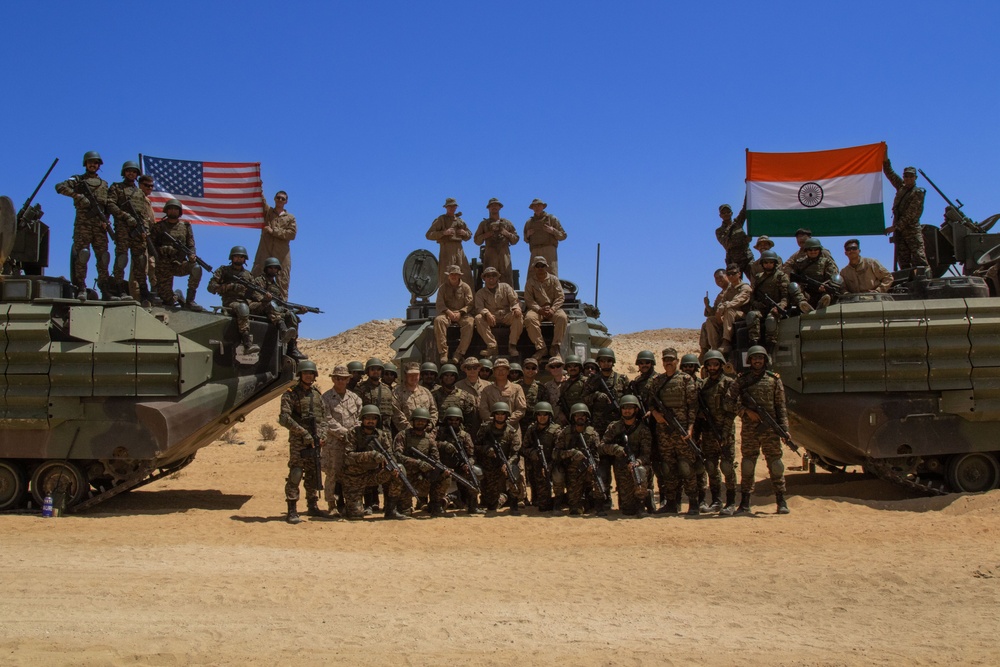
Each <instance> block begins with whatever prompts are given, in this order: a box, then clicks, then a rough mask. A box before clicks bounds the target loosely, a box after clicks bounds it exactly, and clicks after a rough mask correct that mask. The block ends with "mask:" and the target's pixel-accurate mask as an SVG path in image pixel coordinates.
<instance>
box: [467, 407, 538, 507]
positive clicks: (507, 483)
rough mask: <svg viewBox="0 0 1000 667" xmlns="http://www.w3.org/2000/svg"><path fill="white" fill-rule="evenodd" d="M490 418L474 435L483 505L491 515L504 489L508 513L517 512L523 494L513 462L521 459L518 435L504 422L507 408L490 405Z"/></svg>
mask: <svg viewBox="0 0 1000 667" xmlns="http://www.w3.org/2000/svg"><path fill="white" fill-rule="evenodd" d="M490 415H491V417H492V418H491V419H490V421H488V422H486V423H485V424H483V425H482V426H480V427H479V432H478V433H477V434H476V440H475V442H476V460H477V461H480V465H482V467H483V483H482V487H483V505H484V506H485V507H486V509H487V511H490V512H495V511H496V510H497V505H498V504H499V502H500V495H501V494H502V493H504V490H506V493H507V504H508V505H509V507H510V513H511V514H518V513H520V509H519V508H518V504H517V502H518V499H523V498H524V497H525V495H526V493H525V490H524V483H523V482H522V481H521V471H520V469H519V467H518V464H517V461H518V459H519V458H520V456H521V432H520V431H519V430H518V428H517V427H516V426H514V425H513V424H511V423H510V422H508V420H507V418H508V417H509V416H510V406H508V405H507V404H506V403H503V402H497V403H494V404H493V409H492V410H490Z"/></svg>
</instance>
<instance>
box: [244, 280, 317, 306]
mask: <svg viewBox="0 0 1000 667" xmlns="http://www.w3.org/2000/svg"><path fill="white" fill-rule="evenodd" d="M229 280H231V281H233V282H234V283H238V284H240V285H243V286H244V287H246V288H247V289H248V290H252V291H254V292H256V293H257V294H260V295H262V296H264V297H266V298H267V299H268V300H270V301H274V302H275V303H276V304H278V305H279V306H281V307H282V308H287V309H288V310H291V311H293V312H301V313H322V312H323V311H322V310H320V309H319V308H317V307H315V306H303V305H302V304H299V303H291V302H290V301H285V300H284V299H279V298H278V297H276V296H274V295H273V294H271V293H270V292H268V291H267V289H265V288H263V287H261V286H260V285H256V284H254V283H252V282H250V281H248V280H243V279H242V278H240V277H239V276H229Z"/></svg>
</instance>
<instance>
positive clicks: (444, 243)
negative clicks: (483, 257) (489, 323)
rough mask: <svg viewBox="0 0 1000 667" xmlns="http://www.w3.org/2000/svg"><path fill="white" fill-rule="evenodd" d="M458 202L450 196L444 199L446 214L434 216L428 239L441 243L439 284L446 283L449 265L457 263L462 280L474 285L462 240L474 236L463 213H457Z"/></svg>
mask: <svg viewBox="0 0 1000 667" xmlns="http://www.w3.org/2000/svg"><path fill="white" fill-rule="evenodd" d="M456 209H458V202H457V201H455V200H454V199H452V198H451V197H448V198H447V199H445V200H444V210H445V211H446V213H445V214H444V215H439V216H438V217H436V218H434V222H432V223H431V227H430V229H428V230H427V240H428V241H437V242H438V243H439V244H440V245H441V250H440V252H439V253H438V285H444V283H445V280H446V276H445V270H446V268H447V267H449V266H452V265H457V266H460V267H461V268H462V280H464V281H465V282H466V283H467V284H469V285H472V284H473V283H472V271H470V270H469V260H468V258H467V257H466V256H465V251H464V250H462V241H468V240H469V239H471V238H472V232H470V231H469V227H468V226H467V225H466V224H465V220H462V214H461V213H457V214H456V213H455V210H456Z"/></svg>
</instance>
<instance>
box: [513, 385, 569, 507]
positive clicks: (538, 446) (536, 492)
mask: <svg viewBox="0 0 1000 667" xmlns="http://www.w3.org/2000/svg"><path fill="white" fill-rule="evenodd" d="M561 430H562V428H561V427H560V426H559V424H557V423H556V422H555V420H554V419H552V405H551V404H550V403H548V402H546V401H539V402H538V403H535V412H534V421H533V423H531V424H529V425H526V426H525V429H524V438H523V445H522V447H521V451H522V452H523V453H524V462H525V470H524V473H525V477H527V479H528V482H529V484H530V485H531V502H532V503H534V504H535V506H536V507H537V508H538V511H539V512H551V511H552V508H553V500H552V489H553V487H554V485H557V487H556V488H561V487H562V486H564V485H565V483H566V482H565V479H563V477H564V475H563V473H562V467H561V466H557V465H556V464H555V461H554V460H553V455H554V454H555V447H556V438H557V437H559V431H561Z"/></svg>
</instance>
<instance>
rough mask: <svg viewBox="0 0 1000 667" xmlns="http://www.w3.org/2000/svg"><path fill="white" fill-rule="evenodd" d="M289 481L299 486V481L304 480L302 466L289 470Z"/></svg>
mask: <svg viewBox="0 0 1000 667" xmlns="http://www.w3.org/2000/svg"><path fill="white" fill-rule="evenodd" d="M287 481H288V483H289V484H291V485H292V486H298V485H299V482H301V481H302V468H299V467H295V468H291V469H289V471H288V480H287Z"/></svg>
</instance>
